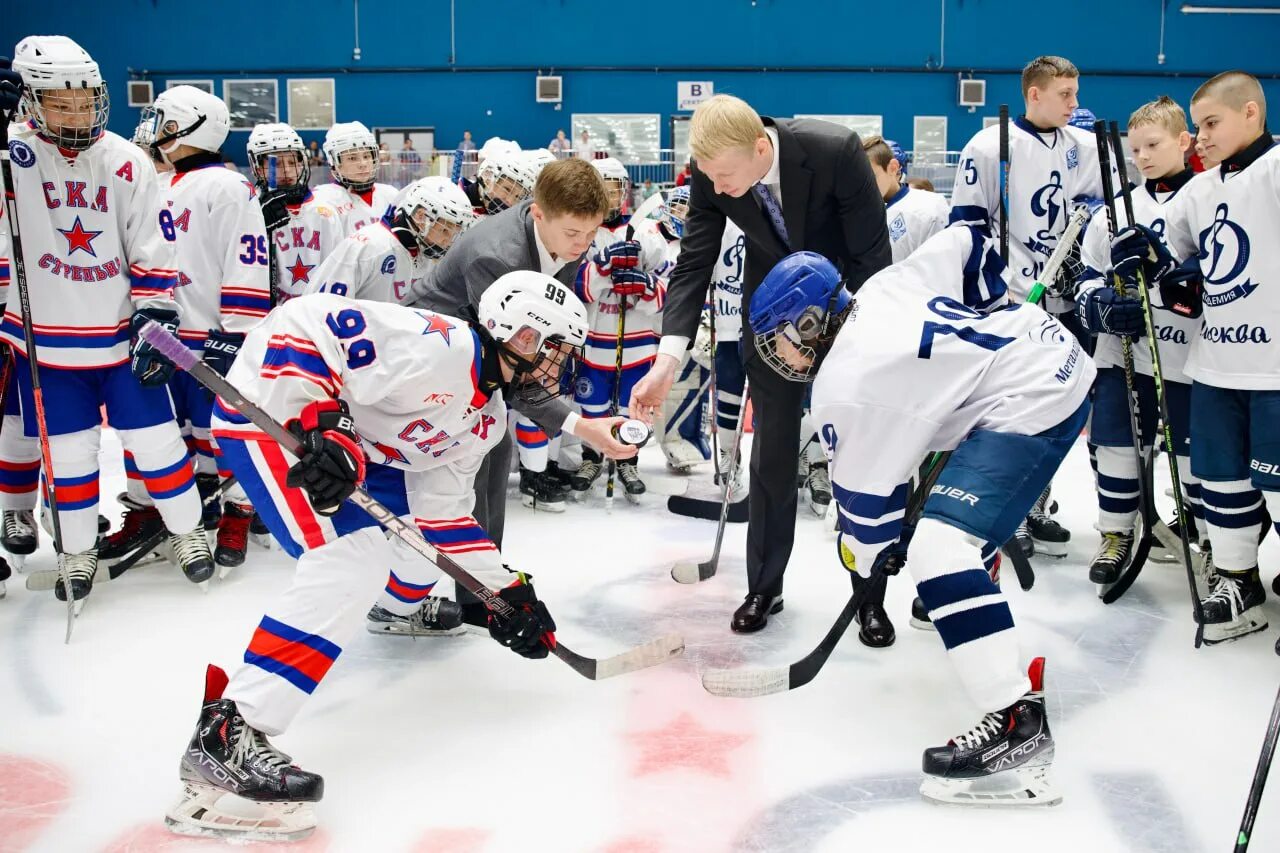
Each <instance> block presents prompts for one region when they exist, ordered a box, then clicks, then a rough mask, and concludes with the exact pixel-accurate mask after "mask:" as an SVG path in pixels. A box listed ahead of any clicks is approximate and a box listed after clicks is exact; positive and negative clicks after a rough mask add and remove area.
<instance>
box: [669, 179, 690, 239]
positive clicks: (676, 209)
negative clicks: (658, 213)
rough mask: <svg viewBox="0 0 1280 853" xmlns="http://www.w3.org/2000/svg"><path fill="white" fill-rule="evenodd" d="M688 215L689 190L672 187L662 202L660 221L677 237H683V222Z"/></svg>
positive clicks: (684, 187)
mask: <svg viewBox="0 0 1280 853" xmlns="http://www.w3.org/2000/svg"><path fill="white" fill-rule="evenodd" d="M688 215H689V188H688V187H687V186H683V187H672V188H671V189H670V190H668V191H667V197H666V199H665V200H663V202H662V221H663V223H664V224H665V225H666V226H667V230H668V231H670V232H671V233H672V234H674V235H675V236H677V237H683V236H684V221H685V218H686V217H688Z"/></svg>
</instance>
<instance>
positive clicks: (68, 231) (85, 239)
mask: <svg viewBox="0 0 1280 853" xmlns="http://www.w3.org/2000/svg"><path fill="white" fill-rule="evenodd" d="M58 233H59V234H61V235H62V236H63V237H66V238H67V256H68V257H70V256H71V255H73V254H75V253H76V252H86V253H87V254H88V255H89V256H90V257H93V258H96V257H98V253H97V252H95V251H93V241H94V239H95V238H97V236H98V235H99V234H101V233H102V232H101V231H89V230H87V229H86V228H85V227H84V226H83V225H81V224H80V217H79V216H77V217H76V221H75V224H74V225H72V226H71V227H70V228H59V229H58Z"/></svg>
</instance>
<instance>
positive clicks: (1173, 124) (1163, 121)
mask: <svg viewBox="0 0 1280 853" xmlns="http://www.w3.org/2000/svg"><path fill="white" fill-rule="evenodd" d="M1151 125H1155V126H1156V127H1162V128H1164V129H1165V130H1167V131H1169V133H1171V134H1173V135H1174V136H1177V135H1178V134H1180V133H1185V132H1186V130H1187V114H1186V113H1185V112H1184V111H1183V109H1182V107H1180V106H1178V102H1177V101H1175V100H1174V99H1173V98H1170V97H1169V96H1168V95H1161V96H1160V97H1158V98H1156V99H1155V100H1154V101H1148V102H1147V103H1145V104H1143V105H1142V106H1140V107H1138V108H1137V109H1136V110H1134V111H1133V115H1131V116H1129V129H1130V130H1133V129H1134V128H1136V127H1149V126H1151Z"/></svg>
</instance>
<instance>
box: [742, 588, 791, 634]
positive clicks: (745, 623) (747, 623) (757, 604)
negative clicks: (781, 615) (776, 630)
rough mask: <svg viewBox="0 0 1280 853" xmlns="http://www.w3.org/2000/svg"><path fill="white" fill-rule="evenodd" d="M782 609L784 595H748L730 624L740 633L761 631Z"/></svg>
mask: <svg viewBox="0 0 1280 853" xmlns="http://www.w3.org/2000/svg"><path fill="white" fill-rule="evenodd" d="M781 609H782V596H780V595H779V596H772V595H748V596H747V598H746V601H744V602H742V606H741V607H739V608H738V609H737V610H735V611H733V623H732V624H731V625H730V626H729V627H731V628H733V630H735V631H737V632H738V633H739V634H750V633H752V632H754V631H759V630H760V629H761V628H763V627H764V626H765V625H768V624H769V617H770V616H771V615H772V614H774V613H777V612H778V611H779V610H781Z"/></svg>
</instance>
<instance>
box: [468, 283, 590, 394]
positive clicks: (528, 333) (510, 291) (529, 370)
mask: <svg viewBox="0 0 1280 853" xmlns="http://www.w3.org/2000/svg"><path fill="white" fill-rule="evenodd" d="M479 309H480V310H479V316H480V331H481V332H482V333H483V334H484V335H486V336H487V337H489V338H490V339H492V340H493V341H495V342H496V343H497V344H498V345H499V353H498V355H499V358H501V359H502V360H503V362H504V363H505V364H506V365H507V366H508V367H509V368H511V369H512V370H513V371H514V374H515V375H514V376H513V377H512V379H511V382H510V383H508V386H507V388H506V393H507V395H508V397H509V398H510V399H514V400H521V401H523V402H526V403H530V404H537V403H543V402H546V401H547V400H550V399H551V398H552V397H557V396H559V395H560V394H562V393H565V392H566V389H567V388H568V387H570V386H571V384H572V381H573V375H574V372H575V370H576V369H577V361H578V359H580V358H581V357H582V348H583V345H584V344H586V341H587V310H586V308H584V307H583V305H582V302H581V301H580V300H579V299H578V297H577V296H575V295H574V293H573V291H572V290H569V289H568V288H567V287H565V286H564V285H563V284H561V283H560V282H558V281H556V280H555V279H554V278H552V277H551V276H549V275H546V274H544V273H540V272H533V271H532V270H517V271H515V272H509V273H507V274H506V275H503V276H501V277H500V278H499V279H498V280H497V281H495V282H494V283H493V284H491V285H489V288H488V289H487V290H485V292H484V293H483V294H482V295H481V296H480V306H479Z"/></svg>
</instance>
